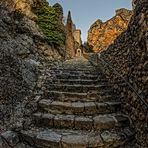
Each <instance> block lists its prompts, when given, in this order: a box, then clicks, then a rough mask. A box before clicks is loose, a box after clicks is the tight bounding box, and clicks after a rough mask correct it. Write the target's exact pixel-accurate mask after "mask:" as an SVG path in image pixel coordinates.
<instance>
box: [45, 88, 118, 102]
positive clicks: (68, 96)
mask: <svg viewBox="0 0 148 148" xmlns="http://www.w3.org/2000/svg"><path fill="white" fill-rule="evenodd" d="M106 91H108V90H106ZM47 97H48V98H49V99H53V100H58V101H69V102H73V101H99V102H102V101H103V102H104V101H111V100H112V101H113V100H117V96H116V95H114V94H109V92H108V93H107V92H105V90H104V92H96V91H95V92H88V93H77V92H61V91H47V92H46V94H45V98H47Z"/></svg>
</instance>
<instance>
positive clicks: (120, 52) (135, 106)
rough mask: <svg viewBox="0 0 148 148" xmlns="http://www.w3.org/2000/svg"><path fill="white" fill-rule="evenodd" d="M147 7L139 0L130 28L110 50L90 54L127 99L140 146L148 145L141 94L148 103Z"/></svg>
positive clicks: (144, 0)
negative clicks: (93, 55) (98, 53)
mask: <svg viewBox="0 0 148 148" xmlns="http://www.w3.org/2000/svg"><path fill="white" fill-rule="evenodd" d="M147 8H148V3H147V0H139V1H137V3H136V7H135V9H134V12H133V16H132V18H131V21H130V23H129V26H128V28H127V30H126V31H125V32H123V33H122V34H121V35H120V36H119V37H118V38H117V39H116V40H115V41H114V44H112V45H110V46H109V48H108V49H107V50H106V51H103V52H102V53H101V54H100V55H95V57H96V60H94V59H95V58H94V57H93V58H92V57H91V58H90V59H93V62H94V63H99V64H101V66H102V69H103V70H104V73H105V74H106V76H107V77H108V78H109V80H110V82H111V83H113V84H114V90H115V93H116V94H118V95H119V97H120V98H121V100H122V102H123V111H124V112H126V113H127V114H128V115H129V116H130V117H131V120H132V122H133V124H134V126H135V130H136V139H137V145H139V147H140V148H146V147H147V146H148V136H147V129H148V127H147V123H148V108H147V107H146V105H145V104H144V103H143V102H142V101H141V100H140V98H139V97H138V96H137V93H138V94H139V96H140V97H141V98H142V99H143V100H144V101H145V102H146V103H148V98H147V97H148V40H147V39H148V24H147V19H148V15H147V14H148V9H147ZM98 56H100V58H99V59H97V57H98ZM120 76H121V77H122V79H121V78H120ZM123 79H124V80H123ZM125 81H126V82H125ZM127 83H128V84H129V85H130V86H131V87H132V88H133V89H134V90H135V92H134V90H132V89H131V88H130V87H129V85H127Z"/></svg>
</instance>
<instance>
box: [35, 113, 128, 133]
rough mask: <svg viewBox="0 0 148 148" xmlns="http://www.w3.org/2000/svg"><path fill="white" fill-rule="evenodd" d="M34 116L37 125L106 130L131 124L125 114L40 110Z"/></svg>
mask: <svg viewBox="0 0 148 148" xmlns="http://www.w3.org/2000/svg"><path fill="white" fill-rule="evenodd" d="M33 118H34V122H35V125H37V126H39V127H49V128H66V129H78V130H105V129H113V128H119V127H126V126H129V125H130V122H129V119H128V117H126V116H125V115H123V114H104V115H94V116H82V115H81V116H80V115H67V114H51V113H40V112H39V113H35V114H33Z"/></svg>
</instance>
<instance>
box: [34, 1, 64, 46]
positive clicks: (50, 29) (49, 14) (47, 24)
mask: <svg viewBox="0 0 148 148" xmlns="http://www.w3.org/2000/svg"><path fill="white" fill-rule="evenodd" d="M33 12H34V13H35V14H36V15H37V16H38V25H39V27H40V28H41V29H42V31H43V33H44V34H45V36H46V38H47V41H48V42H49V43H53V44H54V45H59V46H63V45H65V39H66V34H65V32H64V29H63V27H62V23H61V22H60V20H59V16H58V13H56V10H55V8H54V7H51V6H49V4H48V2H47V1H46V0H45V1H43V2H42V3H38V4H36V5H35V6H34V7H33Z"/></svg>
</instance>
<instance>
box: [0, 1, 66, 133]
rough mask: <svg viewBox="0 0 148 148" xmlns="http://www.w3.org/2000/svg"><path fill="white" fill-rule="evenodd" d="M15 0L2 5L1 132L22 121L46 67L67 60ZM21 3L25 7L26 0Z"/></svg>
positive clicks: (0, 50) (0, 28) (0, 22)
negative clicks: (56, 61)
mask: <svg viewBox="0 0 148 148" xmlns="http://www.w3.org/2000/svg"><path fill="white" fill-rule="evenodd" d="M2 2H4V3H2ZM14 2H16V1H9V0H5V1H1V5H0V84H1V85H0V132H1V130H5V129H6V128H7V129H8V128H10V127H13V126H14V123H15V124H22V118H23V114H24V112H26V111H25V105H26V104H27V103H28V102H29V101H30V99H31V98H30V97H31V96H33V95H34V93H38V92H39V91H38V90H36V88H37V82H38V80H39V76H40V75H41V73H42V70H44V68H45V67H46V66H50V64H51V65H52V64H54V62H53V61H55V60H61V59H63V53H60V52H61V51H62V50H61V49H60V47H58V48H55V46H54V44H51V45H49V44H48V42H47V41H46V37H45V35H44V34H43V32H42V30H41V29H40V28H39V26H38V25H37V23H36V22H35V21H34V20H32V19H30V15H29V17H28V15H27V14H28V13H27V14H26V13H25V12H26V11H25V12H24V11H23V10H22V9H20V10H19V11H18V9H17V8H18V7H16V6H17V5H15V3H14ZM17 2H20V3H21V2H22V5H21V4H20V5H19V6H22V7H23V4H24V1H23V0H22V1H20V0H19V1H17ZM26 2H30V1H26ZM6 4H8V5H7V7H6ZM9 4H10V5H9ZM10 7H11V8H12V9H11V8H10ZM28 7H29V6H28ZM28 7H27V6H26V7H25V6H24V8H26V9H25V10H27V11H29V10H30V8H29V9H28ZM45 69H46V68H45ZM32 108H34V109H35V107H32ZM31 110H32V109H31ZM27 112H28V111H27ZM27 112H26V113H27ZM27 114H28V113H27Z"/></svg>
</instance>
